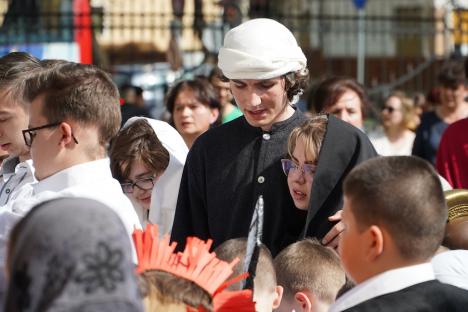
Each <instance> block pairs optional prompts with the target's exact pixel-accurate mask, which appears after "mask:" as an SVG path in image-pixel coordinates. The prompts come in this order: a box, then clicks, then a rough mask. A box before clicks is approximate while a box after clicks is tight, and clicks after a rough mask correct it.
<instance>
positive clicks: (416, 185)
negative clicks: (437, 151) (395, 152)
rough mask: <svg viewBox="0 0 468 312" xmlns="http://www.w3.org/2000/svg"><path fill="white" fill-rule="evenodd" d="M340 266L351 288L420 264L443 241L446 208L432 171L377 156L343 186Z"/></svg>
mask: <svg viewBox="0 0 468 312" xmlns="http://www.w3.org/2000/svg"><path fill="white" fill-rule="evenodd" d="M342 221H343V223H344V224H345V228H346V229H345V231H344V232H343V233H342V237H341V241H340V245H339V247H340V255H341V260H342V263H343V265H344V267H345V269H346V271H347V272H348V274H349V275H350V277H351V278H353V279H354V281H356V282H357V283H361V282H362V281H364V280H366V279H368V278H370V277H372V276H374V275H377V274H379V273H382V272H384V271H387V270H390V269H394V268H398V267H403V266H408V265H413V264H418V263H423V262H426V261H427V260H428V259H429V258H430V257H432V256H433V254H434V253H435V251H436V250H437V248H438V247H439V245H440V243H441V242H442V238H443V236H444V229H445V223H446V221H447V208H446V206H445V200H444V194H443V191H442V187H441V185H440V181H439V178H438V175H437V174H436V172H435V171H434V169H433V168H432V166H431V165H430V164H429V163H428V162H426V161H424V160H422V159H419V158H416V157H410V156H392V157H378V158H374V159H371V160H367V161H365V162H364V163H362V164H360V165H359V166H357V167H356V168H354V169H353V170H352V171H351V173H350V174H349V175H348V176H347V177H346V179H345V182H344V208H343V220H342Z"/></svg>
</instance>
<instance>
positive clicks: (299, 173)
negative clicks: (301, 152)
mask: <svg viewBox="0 0 468 312" xmlns="http://www.w3.org/2000/svg"><path fill="white" fill-rule="evenodd" d="M292 174H293V180H294V182H296V183H298V184H304V183H305V176H304V171H303V170H302V168H297V169H295V170H294V171H293V172H292Z"/></svg>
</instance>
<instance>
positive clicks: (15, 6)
mask: <svg viewBox="0 0 468 312" xmlns="http://www.w3.org/2000/svg"><path fill="white" fill-rule="evenodd" d="M255 17H269V18H273V19H276V20H278V21H280V22H282V23H284V24H285V25H286V26H287V27H289V28H290V29H291V30H292V31H293V32H294V34H295V35H296V37H297V39H298V41H299V43H300V45H301V46H302V48H303V50H304V51H305V53H306V54H307V57H308V66H309V69H310V72H311V79H312V80H313V81H316V80H318V79H320V78H322V77H324V76H327V75H346V76H351V77H356V78H358V79H359V80H360V81H361V82H363V83H364V85H365V86H366V88H367V89H368V92H369V95H370V96H371V98H373V99H380V98H382V97H384V96H386V95H388V93H389V92H390V91H391V90H393V89H395V88H398V89H404V90H406V91H409V92H422V93H426V92H428V91H429V90H430V89H431V88H432V87H433V86H434V85H435V84H436V76H435V75H436V74H435V73H437V72H438V70H439V69H440V67H441V65H442V64H443V63H444V62H445V61H446V60H448V59H449V58H453V57H464V56H466V55H467V54H468V0H452V1H450V0H412V1H407V0H367V1H363V0H288V1H283V0H0V24H1V28H0V53H1V54H4V53H7V52H8V51H12V50H27V51H30V52H31V53H33V54H35V55H36V56H38V57H42V58H66V59H70V60H74V61H81V62H87V63H95V64H98V65H100V66H102V67H104V68H106V69H108V70H109V71H111V72H112V73H113V74H114V77H115V80H116V82H117V83H118V84H119V85H123V84H129V83H130V84H133V85H137V86H140V87H142V88H143V89H144V91H145V92H144V98H145V101H146V102H147V103H148V105H149V106H150V107H152V109H153V114H154V115H155V116H157V115H159V113H161V112H162V100H163V96H164V93H165V91H166V90H167V87H168V86H169V85H170V84H171V83H173V82H174V81H175V80H176V79H178V78H180V77H186V76H195V75H206V74H207V73H208V72H209V70H210V69H211V68H212V67H213V66H214V65H215V64H216V56H217V52H218V49H219V47H220V46H221V44H222V40H223V37H224V34H225V33H226V31H227V30H229V29H230V28H231V27H234V26H236V25H238V24H239V23H241V22H242V21H244V20H247V19H251V18H255Z"/></svg>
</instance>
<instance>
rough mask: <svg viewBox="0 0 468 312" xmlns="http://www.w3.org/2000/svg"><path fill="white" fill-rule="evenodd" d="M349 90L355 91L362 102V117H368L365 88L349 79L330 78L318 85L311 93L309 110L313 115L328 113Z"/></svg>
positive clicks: (308, 104)
mask: <svg viewBox="0 0 468 312" xmlns="http://www.w3.org/2000/svg"><path fill="white" fill-rule="evenodd" d="M348 90H351V91H354V92H355V93H356V94H357V95H358V97H359V99H360V101H361V111H362V117H363V118H364V117H366V113H367V109H368V107H369V100H368V99H367V95H366V92H365V90H364V87H363V86H362V85H361V84H360V83H358V82H357V81H356V80H354V79H352V78H347V77H330V78H327V79H325V80H323V81H322V82H320V83H318V84H317V85H316V86H315V87H314V88H313V90H312V91H311V93H310V96H309V98H308V101H307V108H308V110H309V111H310V112H312V113H313V114H323V113H327V112H328V109H329V108H330V107H331V106H333V105H335V103H336V102H337V101H338V100H339V98H340V97H341V96H342V95H343V94H344V93H345V92H346V91H348Z"/></svg>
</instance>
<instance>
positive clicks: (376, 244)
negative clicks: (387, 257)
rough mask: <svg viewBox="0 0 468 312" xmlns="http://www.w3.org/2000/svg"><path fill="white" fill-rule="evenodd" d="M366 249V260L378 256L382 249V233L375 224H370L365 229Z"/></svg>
mask: <svg viewBox="0 0 468 312" xmlns="http://www.w3.org/2000/svg"><path fill="white" fill-rule="evenodd" d="M367 232H368V233H367V238H368V251H367V260H368V261H370V262H373V261H375V260H376V259H377V258H379V257H380V256H381V255H382V253H383V250H384V234H383V232H382V229H381V228H380V227H379V226H377V225H371V226H370V227H369V229H368V230H367Z"/></svg>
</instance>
